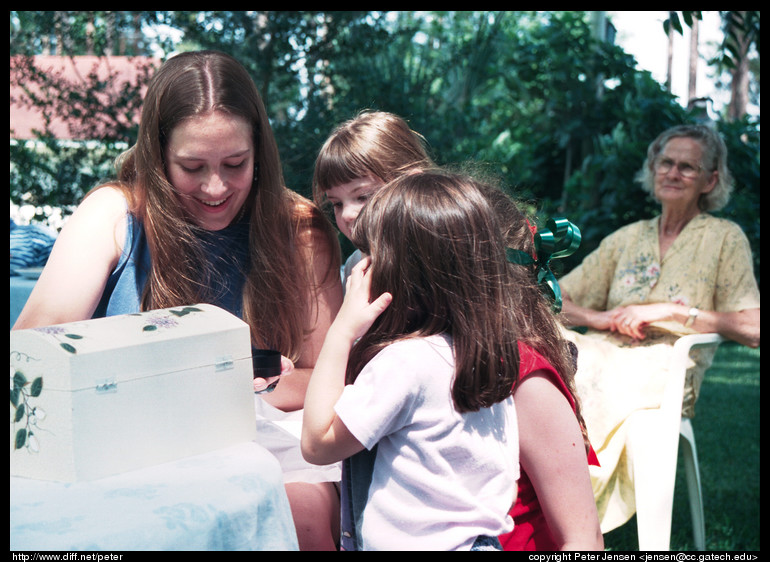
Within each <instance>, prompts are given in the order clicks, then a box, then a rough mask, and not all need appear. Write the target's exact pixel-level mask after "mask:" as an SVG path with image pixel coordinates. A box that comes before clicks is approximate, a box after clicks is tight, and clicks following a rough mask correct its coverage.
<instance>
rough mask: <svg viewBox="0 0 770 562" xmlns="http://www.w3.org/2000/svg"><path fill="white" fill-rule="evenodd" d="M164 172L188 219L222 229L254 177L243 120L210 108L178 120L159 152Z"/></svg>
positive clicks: (249, 137) (235, 212) (248, 134)
mask: <svg viewBox="0 0 770 562" xmlns="http://www.w3.org/2000/svg"><path fill="white" fill-rule="evenodd" d="M164 156H165V161H166V175H167V177H168V180H169V181H170V182H171V184H172V185H173V186H174V189H175V190H176V195H177V198H178V199H179V202H180V204H181V205H182V208H183V209H184V210H185V212H186V214H187V215H188V217H189V219H190V220H191V221H192V222H193V223H195V224H196V225H197V226H199V227H201V228H204V229H206V230H222V229H223V228H225V227H227V226H228V225H229V224H230V223H232V222H233V220H234V219H235V218H236V217H237V216H238V214H239V212H240V210H241V208H242V207H243V205H244V203H245V202H246V199H247V197H248V196H249V192H250V191H251V186H252V181H253V179H254V142H253V137H252V129H251V126H250V125H249V124H248V123H247V122H246V120H244V119H242V118H240V117H235V116H232V115H228V114H226V113H223V112H220V111H214V112H211V113H207V114H205V115H201V116H196V117H192V118H190V119H186V120H185V121H182V122H181V123H180V124H179V125H177V126H176V127H175V128H174V129H173V131H172V132H171V136H170V138H169V142H168V144H167V146H166V150H165V154H164Z"/></svg>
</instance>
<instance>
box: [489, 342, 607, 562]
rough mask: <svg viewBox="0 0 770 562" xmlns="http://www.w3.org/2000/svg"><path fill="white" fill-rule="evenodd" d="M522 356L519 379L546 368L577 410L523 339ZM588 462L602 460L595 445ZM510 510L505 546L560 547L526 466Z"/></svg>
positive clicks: (502, 540)
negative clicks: (510, 528) (512, 526)
mask: <svg viewBox="0 0 770 562" xmlns="http://www.w3.org/2000/svg"><path fill="white" fill-rule="evenodd" d="M519 356H520V361H519V381H522V380H524V378H525V377H527V376H529V375H531V374H532V373H534V372H535V371H540V370H542V371H544V372H545V373H547V374H548V378H549V380H550V381H551V383H553V384H554V385H555V386H556V388H558V389H559V390H560V391H561V392H562V394H564V396H565V397H566V398H567V400H568V401H569V403H570V406H572V409H573V411H574V410H575V401H574V400H573V399H572V396H571V395H570V393H569V391H568V390H567V387H566V386H565V384H564V381H562V379H561V377H560V376H559V374H558V373H557V372H556V370H555V369H554V368H553V366H552V365H551V364H550V363H549V362H548V361H547V360H546V359H545V357H543V356H542V355H540V354H539V353H538V352H537V351H535V350H534V349H532V348H531V347H529V346H528V345H526V344H523V343H521V342H519ZM588 463H589V464H592V465H595V466H599V460H598V459H597V458H596V453H595V452H594V450H593V448H591V450H590V451H589V452H588ZM509 514H510V515H511V517H513V522H514V528H513V531H511V532H510V533H506V534H504V535H501V536H500V543H501V544H502V545H503V550H550V551H554V550H558V547H557V545H556V543H555V542H554V540H553V537H551V532H550V530H549V529H548V523H547V522H546V520H545V514H543V510H542V509H541V507H540V502H538V500H537V495H536V494H535V488H534V487H533V486H532V482H530V480H529V477H528V476H527V474H526V473H525V472H524V470H522V471H521V476H520V477H519V491H518V495H517V496H516V503H515V504H514V506H513V507H512V508H511V511H510V512H509Z"/></svg>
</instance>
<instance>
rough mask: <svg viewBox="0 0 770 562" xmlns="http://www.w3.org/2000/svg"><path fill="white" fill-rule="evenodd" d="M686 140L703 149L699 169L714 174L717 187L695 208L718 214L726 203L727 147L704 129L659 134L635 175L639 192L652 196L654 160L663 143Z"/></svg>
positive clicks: (674, 129) (713, 132) (730, 187)
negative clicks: (698, 144) (701, 168)
mask: <svg viewBox="0 0 770 562" xmlns="http://www.w3.org/2000/svg"><path fill="white" fill-rule="evenodd" d="M678 137H687V138H691V139H693V140H695V141H698V142H699V143H700V145H701V147H702V148H703V157H702V161H701V166H703V168H705V169H706V170H708V171H709V172H714V171H716V172H717V176H718V179H717V184H716V185H715V186H714V189H712V190H711V191H710V192H709V193H705V194H703V195H701V198H700V200H699V201H698V207H699V208H700V210H701V211H718V210H720V209H722V208H723V207H724V206H725V205H727V202H728V201H729V200H730V195H731V194H732V191H733V176H732V174H731V173H730V170H729V169H728V168H727V146H725V142H724V140H722V137H721V135H720V134H719V133H718V132H717V131H716V130H715V129H713V128H712V127H708V126H706V125H678V126H676V127H672V128H670V129H667V130H666V131H663V132H662V133H661V134H660V135H658V138H656V139H655V140H654V141H652V143H650V146H649V147H648V148H647V160H646V161H645V163H644V166H643V167H642V169H641V170H639V172H638V173H637V174H636V178H635V179H636V181H637V182H639V183H640V184H641V185H642V189H644V190H645V191H646V192H648V193H649V194H650V195H652V196H653V197H654V196H655V159H656V158H657V157H658V155H660V153H661V152H663V149H664V148H665V147H666V143H668V141H670V140H671V139H673V138H678Z"/></svg>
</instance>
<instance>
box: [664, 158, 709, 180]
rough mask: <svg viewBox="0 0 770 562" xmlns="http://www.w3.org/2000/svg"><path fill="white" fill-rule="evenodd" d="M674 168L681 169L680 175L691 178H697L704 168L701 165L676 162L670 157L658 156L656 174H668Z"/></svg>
mask: <svg viewBox="0 0 770 562" xmlns="http://www.w3.org/2000/svg"><path fill="white" fill-rule="evenodd" d="M673 168H676V169H677V170H679V175H681V176H682V177H683V178H687V179H689V180H692V179H695V178H697V177H698V175H699V174H700V173H701V171H702V170H703V168H702V167H700V166H695V165H693V164H690V163H689V162H674V161H673V160H671V159H670V158H658V159H657V160H656V161H655V173H656V174H667V173H669V172H670V171H671V170H672V169H673Z"/></svg>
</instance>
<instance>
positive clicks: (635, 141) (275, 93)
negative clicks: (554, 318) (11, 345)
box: [11, 11, 759, 274]
mask: <svg viewBox="0 0 770 562" xmlns="http://www.w3.org/2000/svg"><path fill="white" fill-rule="evenodd" d="M68 13H71V12H68ZM14 14H17V18H16V19H15V20H14ZM18 14H25V15H24V16H21V15H18ZM42 14H50V13H49V12H43V13H42ZM59 14H60V13H59ZM76 14H79V16H78V17H79V18H80V19H79V20H78V19H77V18H74V17H73V18H72V20H71V22H75V23H77V21H81V22H83V21H85V22H88V21H97V20H98V21H102V22H104V25H106V22H112V23H111V25H114V26H116V27H115V28H114V29H113V30H112V31H111V32H110V33H107V31H106V30H104V29H101V28H98V29H100V30H101V31H99V33H101V36H103V37H105V38H106V37H108V36H114V34H115V33H116V32H119V31H120V30H121V29H130V30H135V29H136V26H137V22H140V23H141V24H142V25H144V26H145V28H146V27H147V26H157V25H159V24H163V25H165V26H169V27H170V28H173V29H176V30H178V32H179V34H180V37H181V39H178V40H176V41H174V42H173V43H172V44H164V45H162V46H164V47H165V48H166V49H169V48H173V49H176V50H185V49H199V48H212V49H218V50H222V51H225V52H228V53H230V54H232V55H234V56H235V57H236V58H238V59H239V60H241V61H242V62H243V63H244V65H245V66H246V67H247V68H248V69H249V71H250V72H251V74H252V76H253V77H254V79H255V82H256V84H257V86H258V88H259V89H260V92H261V93H262V95H263V97H264V99H265V102H266V105H267V108H268V112H269V114H270V116H271V122H272V125H273V128H274V131H275V134H276V138H277V141H278V145H279V148H280V151H281V157H282V161H283V164H284V173H285V178H286V182H287V185H288V186H289V187H291V188H292V189H295V190H296V191H299V192H301V193H303V194H306V195H308V194H309V193H310V188H311V186H310V182H311V178H312V170H313V165H314V161H315V156H316V154H317V151H318V149H319V148H320V146H321V144H322V143H323V141H324V139H325V138H326V136H327V135H328V134H329V133H330V131H331V130H332V128H333V127H334V126H335V125H337V124H339V123H340V122H341V121H343V120H346V119H349V118H351V117H353V116H354V115H355V114H356V113H358V112H359V111H361V110H363V109H381V110H386V111H392V112H394V113H397V114H399V115H401V116H403V117H405V118H406V119H407V120H408V121H409V123H410V125H411V126H412V127H413V128H414V129H415V130H417V131H419V132H420V133H422V134H423V135H424V136H425V137H426V139H427V140H428V142H429V144H430V149H431V152H432V154H433V156H434V158H435V159H436V161H437V162H439V163H441V164H451V163H462V162H466V161H472V162H476V163H481V164H483V165H485V166H486V169H488V170H490V171H491V172H493V173H494V174H495V175H497V176H499V178H500V180H501V182H502V183H503V184H504V185H505V186H507V187H508V189H509V190H510V191H511V192H512V193H514V194H515V195H516V196H518V197H520V198H521V199H523V200H526V201H527V202H529V203H531V205H532V206H533V208H537V209H538V211H539V216H540V217H542V221H544V220H545V219H547V218H548V217H549V216H552V215H554V214H556V213H560V214H564V215H566V216H568V217H569V218H570V219H571V220H573V222H575V223H576V224H578V225H579V226H580V228H581V230H582V231H583V235H584V237H583V239H584V243H583V247H582V248H581V251H580V252H579V253H578V254H577V255H576V256H575V257H574V258H573V260H572V261H571V262H569V261H567V262H565V267H566V268H569V267H571V266H572V265H573V264H574V263H576V262H577V261H578V260H579V259H580V258H581V257H582V256H583V255H584V254H585V253H586V252H588V251H590V250H591V249H593V248H594V247H595V246H596V244H598V242H599V240H600V239H601V238H602V237H603V236H605V235H606V234H608V233H609V232H610V231H612V230H614V229H615V228H617V227H618V226H620V225H622V224H626V223H628V222H630V221H632V220H636V219H639V218H645V217H650V216H652V215H654V214H655V213H656V212H657V211H658V207H657V204H656V203H655V202H654V201H651V200H650V199H649V198H648V197H646V196H645V195H644V193H643V192H642V191H641V189H639V187H638V186H636V185H635V184H634V182H633V177H634V175H635V173H636V171H637V170H638V168H639V167H640V166H641V165H642V162H643V160H644V156H645V152H646V147H647V145H648V144H649V142H650V141H651V140H652V139H653V138H654V137H655V136H657V134H658V133H659V132H661V131H662V130H663V129H665V128H667V127H669V126H671V125H674V124H678V123H683V122H688V121H694V120H695V119H696V116H695V115H690V114H688V112H687V111H686V110H685V109H683V108H682V107H681V106H680V105H679V104H678V103H677V101H676V99H674V97H673V96H672V95H671V94H670V93H668V92H666V91H665V89H664V88H663V86H662V85H661V84H659V83H657V82H656V81H655V80H653V79H652V77H651V75H650V74H649V73H647V72H642V71H639V70H638V69H636V67H635V66H636V65H635V61H634V59H633V58H632V57H631V56H630V55H628V54H627V53H625V52H623V50H622V49H620V48H619V47H616V46H614V45H612V44H610V43H608V42H606V41H603V40H601V39H600V38H597V36H596V33H595V30H594V28H593V27H592V25H591V21H590V18H589V17H587V15H586V13H584V12H523V11H518V12H454V11H441V12H371V11H331V12H329V11H303V12H296V11H249V12H230V11H177V12H130V13H124V12H120V13H117V14H119V15H115V14H116V13H113V12H98V13H97V12H77V13H76ZM83 14H96V16H94V17H90V18H89V17H84V16H83ZM683 14H690V12H683ZM45 17H46V16H31V15H29V13H26V12H25V13H22V12H12V16H11V18H12V25H11V38H12V41H11V43H12V54H13V52H14V49H16V52H27V53H30V52H35V49H40V48H41V45H42V44H43V43H44V42H42V41H41V40H40V35H42V34H36V33H35V32H34V30H35V29H36V26H42V25H45V21H48V24H49V25H51V21H49V20H45ZM684 17H685V18H686V17H689V16H684ZM36 18H37V19H36ZM59 18H60V21H61V19H62V17H61V15H60V16H59ZM65 19H66V18H65ZM22 20H23V21H22ZM19 22H21V23H19ZM75 23H73V25H75ZM121 26H122V27H121ZM81 27H82V25H81ZM756 28H757V30H758V13H757V20H756ZM37 31H38V32H39V29H37ZM97 35H98V33H97ZM661 36H662V38H663V40H665V39H664V36H663V34H662V33H661ZM72 37H76V38H77V37H82V39H81V40H80V43H78V42H77V41H71V43H72V45H71V47H72V49H73V52H71V53H69V54H82V53H84V51H85V48H86V46H85V36H84V35H82V34H81V35H78V34H77V33H73V34H72ZM14 39H16V43H17V45H16V46H15V47H14ZM106 42H107V41H106V39H105V40H104V41H102V43H103V44H106ZM19 43H20V44H19ZM136 44H139V43H136ZM142 44H144V45H145V46H146V45H147V42H146V41H145V42H144V43H142ZM756 44H757V50H758V46H759V37H758V34H757V36H756ZM105 111H107V112H109V111H110V110H109V109H107V108H104V107H98V108H97V107H95V108H94V109H93V113H94V114H97V113H98V114H104V113H105ZM83 114H84V116H86V117H87V116H88V114H89V112H88V110H87V109H84V110H83ZM718 126H719V128H720V130H721V131H722V132H723V134H724V135H725V138H726V141H727V143H728V147H729V150H730V155H731V168H732V169H733V171H734V173H735V176H736V178H737V189H736V192H735V197H734V198H733V201H732V202H731V204H730V206H729V207H728V209H726V210H725V212H724V214H725V215H726V216H729V217H730V218H732V219H734V220H736V221H737V222H738V223H739V224H741V226H742V227H743V228H744V230H745V231H746V232H747V234H748V235H749V238H750V240H751V242H752V246H753V249H754V252H755V259H756V260H757V263H758V257H759V226H758V225H759V223H758V217H757V211H756V209H758V206H759V120H758V119H756V120H752V119H749V118H743V119H739V120H736V121H734V122H731V123H727V122H721V121H720V122H719V123H718ZM48 142H54V141H53V140H49V141H48ZM21 152H22V151H21V150H19V151H16V152H14V151H13V150H12V154H11V160H12V163H13V164H15V165H16V167H17V170H24V172H23V173H20V172H17V173H16V175H14V172H13V168H14V166H13V165H12V173H11V194H12V199H13V198H14V195H16V196H20V195H21V193H29V192H32V193H36V188H35V187H34V186H33V185H31V184H30V183H29V182H24V181H23V180H22V179H21V178H22V177H24V176H27V175H28V174H32V173H33V168H34V167H35V166H34V164H33V161H34V157H33V156H31V155H30V154H22V153H21ZM47 167H48V168H50V167H51V166H50V163H49V164H46V163H45V162H40V163H39V173H41V174H42V173H44V172H42V170H44V169H46V168H47ZM50 171H51V172H52V173H53V170H50ZM46 173H47V172H46ZM81 179H85V178H81ZM89 179H90V178H89ZM67 181H70V179H69V178H60V177H59V176H55V179H53V180H51V181H49V182H48V184H50V185H51V186H53V187H52V189H49V190H48V191H45V193H42V192H41V194H40V196H39V197H38V196H37V195H36V196H35V197H36V200H37V201H44V200H47V199H50V198H52V197H54V195H53V193H54V191H56V192H57V193H60V194H61V195H62V196H61V197H59V196H58V195H57V196H56V197H59V199H58V200H57V201H58V202H62V201H61V199H67V198H71V203H74V202H76V200H77V198H78V197H77V195H78V192H81V193H82V192H83V191H84V190H86V189H88V188H89V187H90V185H79V184H76V183H73V184H72V185H69V184H67V185H65V183H66V182H67ZM71 181H72V182H75V181H80V179H77V178H74V177H73V178H72V180H71ZM17 182H18V183H19V185H23V189H24V190H28V191H22V190H21V188H19V189H17V186H15V183H17ZM57 186H58V187H57ZM757 274H758V268H757Z"/></svg>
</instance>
